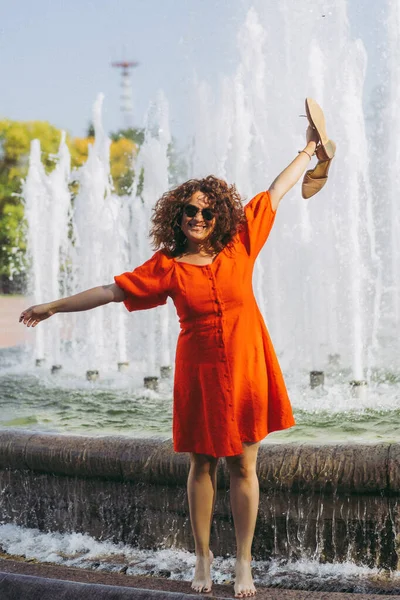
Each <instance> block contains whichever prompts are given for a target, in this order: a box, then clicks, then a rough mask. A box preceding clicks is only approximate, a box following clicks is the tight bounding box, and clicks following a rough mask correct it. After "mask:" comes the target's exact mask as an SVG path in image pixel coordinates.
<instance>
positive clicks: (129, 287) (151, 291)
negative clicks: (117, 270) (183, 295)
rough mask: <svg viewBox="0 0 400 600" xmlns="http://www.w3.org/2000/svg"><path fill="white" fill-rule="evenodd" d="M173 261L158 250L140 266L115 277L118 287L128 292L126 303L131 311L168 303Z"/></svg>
mask: <svg viewBox="0 0 400 600" xmlns="http://www.w3.org/2000/svg"><path fill="white" fill-rule="evenodd" d="M171 263H173V261H172V259H168V258H167V257H165V256H164V255H163V253H162V252H161V251H158V252H156V253H155V254H153V256H152V257H151V258H150V259H149V260H148V261H146V262H145V263H143V264H142V265H141V266H140V267H137V268H136V269H134V270H133V271H128V272H126V273H122V275H116V276H115V277H114V280H115V283H116V284H117V285H118V287H120V288H121V289H123V290H124V292H126V299H125V300H124V304H125V306H126V308H127V309H128V310H129V311H133V310H145V309H148V308H154V307H156V306H160V305H162V304H166V302H167V298H168V295H169V294H168V289H169V281H170V272H171Z"/></svg>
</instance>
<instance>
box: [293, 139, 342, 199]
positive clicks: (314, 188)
mask: <svg viewBox="0 0 400 600" xmlns="http://www.w3.org/2000/svg"><path fill="white" fill-rule="evenodd" d="M330 144H331V148H332V149H333V154H335V150H336V146H335V143H334V142H332V140H330ZM315 154H316V155H317V158H318V162H317V164H316V166H315V167H314V169H309V170H308V171H306V172H305V174H304V178H303V184H302V186H301V194H302V196H303V198H305V199H306V200H307V199H308V198H311V196H314V194H316V193H317V192H319V191H320V190H322V188H323V187H324V185H325V184H326V182H327V181H328V171H329V168H330V166H331V162H332V159H331V158H329V159H328V160H326V159H325V152H324V151H323V149H322V147H321V146H318V147H317V149H316V151H315Z"/></svg>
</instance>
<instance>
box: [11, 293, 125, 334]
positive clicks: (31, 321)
mask: <svg viewBox="0 0 400 600" xmlns="http://www.w3.org/2000/svg"><path fill="white" fill-rule="evenodd" d="M123 300H125V292H124V291H123V290H122V289H121V288H120V287H118V286H117V285H116V284H115V283H110V285H100V286H98V287H95V288H91V289H90V290H85V291H84V292H80V293H79V294H75V295H74V296H68V297H67V298H60V300H54V302H46V303H45V304H37V305H35V306H30V307H29V308H27V309H26V310H23V311H22V313H21V315H20V317H19V322H20V323H23V324H24V325H27V327H36V325H37V324H38V323H40V321H44V320H45V319H48V318H49V317H51V316H52V315H55V314H56V313H59V312H79V311H82V310H91V309H92V308H96V307H97V306H103V305H104V304H108V303H109V302H122V301H123Z"/></svg>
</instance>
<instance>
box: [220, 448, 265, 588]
mask: <svg viewBox="0 0 400 600" xmlns="http://www.w3.org/2000/svg"><path fill="white" fill-rule="evenodd" d="M259 445H260V444H259V442H257V443H254V444H243V452H242V454H238V455H237V456H227V457H226V462H227V465H228V469H229V473H230V495H231V506H232V514H233V520H234V523H235V533H236V543H237V551H236V580H235V597H236V598H245V597H248V596H254V595H255V593H256V588H255V587H254V583H253V577H252V575H251V567H250V563H251V545H252V543H253V537H254V529H255V526H256V519H257V512H258V503H259V486H258V478H257V474H256V461H257V452H258V448H259Z"/></svg>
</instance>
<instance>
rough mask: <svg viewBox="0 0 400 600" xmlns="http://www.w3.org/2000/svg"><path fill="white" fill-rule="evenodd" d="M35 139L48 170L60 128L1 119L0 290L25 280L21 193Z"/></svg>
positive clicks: (11, 288)
mask: <svg viewBox="0 0 400 600" xmlns="http://www.w3.org/2000/svg"><path fill="white" fill-rule="evenodd" d="M34 139H39V140H40V143H41V148H42V159H43V163H44V165H45V168H46V170H47V171H50V170H51V169H52V168H53V167H54V159H53V155H54V154H55V153H56V152H57V149H58V146H59V143H60V131H59V130H58V129H57V128H56V127H53V126H52V125H50V124H49V123H46V122H42V121H27V122H19V121H11V120H10V119H4V120H0V291H6V292H7V291H20V290H21V287H22V286H23V282H24V275H23V268H24V264H25V249H26V245H25V236H24V232H23V222H24V221H23V218H24V209H23V203H22V199H21V196H20V193H21V184H22V179H23V178H24V177H26V174H27V171H28V161H29V151H30V144H31V141H32V140H34Z"/></svg>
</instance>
